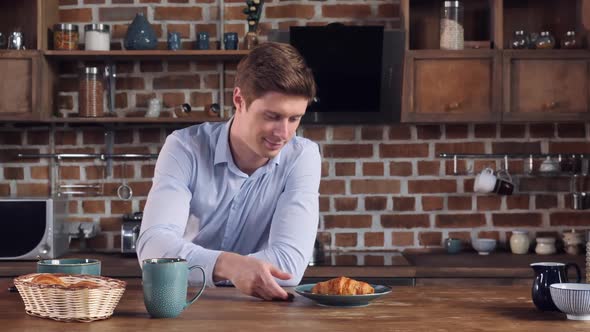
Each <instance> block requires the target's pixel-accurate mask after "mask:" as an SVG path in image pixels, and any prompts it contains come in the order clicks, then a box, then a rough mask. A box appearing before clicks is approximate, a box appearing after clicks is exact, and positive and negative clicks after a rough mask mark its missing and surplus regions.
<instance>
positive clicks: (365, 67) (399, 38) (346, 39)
mask: <svg viewBox="0 0 590 332" xmlns="http://www.w3.org/2000/svg"><path fill="white" fill-rule="evenodd" d="M269 40H274V41H279V42H286V43H290V44H291V45H293V46H294V47H295V48H297V50H298V51H299V52H300V53H301V55H302V56H303V57H304V58H305V60H306V62H307V64H308V65H309V66H310V67H311V69H312V70H313V73H314V78H315V80H316V83H317V86H318V91H317V96H316V100H315V101H314V102H312V103H311V105H310V106H309V108H308V110H307V112H306V115H305V117H304V118H303V122H304V123H375V122H384V121H388V122H397V121H399V117H400V110H401V81H402V68H403V50H404V41H403V40H404V33H403V31H402V30H385V29H383V27H382V26H344V25H341V24H331V25H327V26H310V27H307V26H306V27H291V28H290V30H289V32H284V31H283V32H281V31H274V32H271V34H270V35H269Z"/></svg>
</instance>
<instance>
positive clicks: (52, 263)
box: [37, 258, 100, 276]
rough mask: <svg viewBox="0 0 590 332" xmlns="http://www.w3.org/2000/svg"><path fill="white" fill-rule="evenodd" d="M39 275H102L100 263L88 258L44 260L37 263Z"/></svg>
mask: <svg viewBox="0 0 590 332" xmlns="http://www.w3.org/2000/svg"><path fill="white" fill-rule="evenodd" d="M37 272H38V273H65V274H90V275H95V276H99V275H100V261H99V260H98V259H88V258H62V259H42V260H40V261H38V262H37Z"/></svg>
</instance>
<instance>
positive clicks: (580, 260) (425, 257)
mask: <svg viewBox="0 0 590 332" xmlns="http://www.w3.org/2000/svg"><path fill="white" fill-rule="evenodd" d="M67 257H84V258H97V259H99V260H101V261H102V275H105V276H111V277H117V278H126V277H141V270H140V268H139V263H138V262H137V258H136V257H134V256H122V255H121V254H116V253H115V254H97V253H70V254H68V255H67ZM534 262H562V263H567V262H574V263H576V264H578V266H579V267H580V269H581V270H582V277H584V275H585V274H584V273H585V272H584V270H585V256H584V255H566V254H560V255H548V256H540V255H536V254H527V255H513V254H511V253H507V252H496V253H493V254H491V255H487V256H481V255H477V254H476V253H474V252H464V253H460V254H455V255H449V254H446V253H441V252H431V253H405V252H404V253H403V254H402V253H399V252H349V253H331V254H330V255H329V256H328V257H327V258H326V259H324V260H323V262H322V263H320V264H319V265H316V266H310V267H308V268H307V270H306V272H305V277H306V278H330V277H334V276H339V275H346V276H351V277H359V278H363V277H365V278H417V279H424V280H426V279H433V278H449V279H451V278H474V279H475V278H495V279H498V278H500V279H501V278H506V279H523V280H524V281H525V282H527V283H528V282H530V280H531V278H532V277H533V276H534V274H533V271H532V269H531V268H530V266H529V265H530V264H531V263H534ZM35 271H36V263H35V261H4V262H0V277H15V276H19V275H22V274H27V273H32V272H35ZM570 276H572V275H571V274H570Z"/></svg>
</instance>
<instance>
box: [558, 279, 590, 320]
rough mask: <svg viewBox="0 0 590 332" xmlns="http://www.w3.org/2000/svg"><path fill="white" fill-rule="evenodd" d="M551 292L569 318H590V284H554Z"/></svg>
mask: <svg viewBox="0 0 590 332" xmlns="http://www.w3.org/2000/svg"><path fill="white" fill-rule="evenodd" d="M550 292H551V298H552V299H553V303H555V305H556V306H557V308H558V309H559V310H561V311H562V312H564V313H565V314H566V315H567V319H572V320H590V284H576V283H560V284H552V285H551V286H550Z"/></svg>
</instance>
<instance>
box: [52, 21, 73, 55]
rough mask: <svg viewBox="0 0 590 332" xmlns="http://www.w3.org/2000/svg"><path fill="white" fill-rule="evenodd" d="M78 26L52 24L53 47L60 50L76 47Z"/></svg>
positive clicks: (69, 49)
mask: <svg viewBox="0 0 590 332" xmlns="http://www.w3.org/2000/svg"><path fill="white" fill-rule="evenodd" d="M78 40H79V34H78V26H77V25H75V24H63V23H62V24H56V25H54V26H53V48H54V49H56V50H61V51H71V50H77V49H78Z"/></svg>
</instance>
